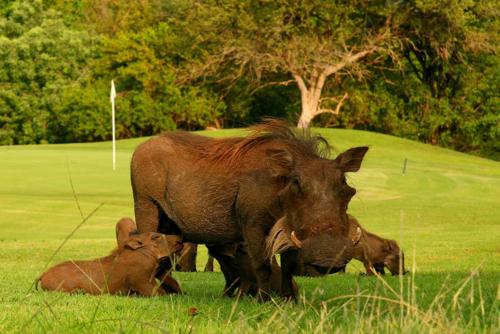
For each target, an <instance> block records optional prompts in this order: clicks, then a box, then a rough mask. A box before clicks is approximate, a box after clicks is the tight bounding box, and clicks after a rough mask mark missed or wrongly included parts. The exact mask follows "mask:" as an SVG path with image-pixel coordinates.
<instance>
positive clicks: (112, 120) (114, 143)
mask: <svg viewBox="0 0 500 334" xmlns="http://www.w3.org/2000/svg"><path fill="white" fill-rule="evenodd" d="M115 97H116V90H115V83H114V81H113V80H111V93H109V100H110V101H111V127H112V132H113V134H112V136H113V157H112V158H113V170H116V132H115Z"/></svg>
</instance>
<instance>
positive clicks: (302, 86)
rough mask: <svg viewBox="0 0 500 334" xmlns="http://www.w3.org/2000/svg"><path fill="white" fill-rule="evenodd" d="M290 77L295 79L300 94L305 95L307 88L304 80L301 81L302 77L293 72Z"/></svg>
mask: <svg viewBox="0 0 500 334" xmlns="http://www.w3.org/2000/svg"><path fill="white" fill-rule="evenodd" d="M292 76H293V78H294V79H295V81H296V82H297V86H299V89H300V93H301V94H305V93H306V92H307V86H306V84H305V83H304V79H302V77H301V76H300V75H299V74H297V73H295V72H292Z"/></svg>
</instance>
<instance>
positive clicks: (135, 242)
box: [125, 238, 144, 250]
mask: <svg viewBox="0 0 500 334" xmlns="http://www.w3.org/2000/svg"><path fill="white" fill-rule="evenodd" d="M125 247H127V248H130V249H132V250H136V249H139V248H141V247H144V243H143V242H142V241H141V240H140V239H138V238H132V239H130V240H129V241H127V243H126V244H125Z"/></svg>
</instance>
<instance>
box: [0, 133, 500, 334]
mask: <svg viewBox="0 0 500 334" xmlns="http://www.w3.org/2000/svg"><path fill="white" fill-rule="evenodd" d="M318 131H319V132H321V134H323V135H324V136H325V137H327V139H328V140H329V141H330V143H331V144H332V145H333V146H334V147H335V148H336V152H337V153H338V152H340V151H341V150H343V149H346V148H348V147H352V146H357V145H369V146H370V147H371V149H370V151H369V153H368V155H367V157H366V160H365V162H364V164H363V167H362V169H361V171H360V172H358V173H353V174H352V175H350V177H349V182H350V183H351V184H353V185H355V187H356V188H357V190H358V193H357V195H356V196H355V197H354V198H353V200H352V202H351V204H350V208H349V211H350V213H352V214H353V215H355V216H356V217H357V218H358V219H359V221H360V222H361V223H362V224H363V225H364V226H365V227H366V228H367V229H368V230H370V231H373V232H375V233H377V234H379V235H381V236H384V237H388V238H393V239H396V240H398V241H399V243H400V245H401V246H402V247H403V248H404V250H405V255H406V261H407V266H408V267H409V268H410V269H411V270H412V271H413V274H412V275H407V276H405V277H403V278H399V277H385V278H384V280H382V279H377V278H373V277H360V276H359V275H358V273H359V272H360V271H361V270H362V266H361V265H360V264H359V263H357V262H352V264H350V265H349V267H348V274H346V275H344V276H340V275H330V276H328V277H321V278H298V283H299V286H300V288H301V299H300V301H299V302H298V303H295V304H294V303H288V304H287V303H282V302H281V301H279V300H276V301H275V302H271V303H266V304H259V303H257V302H255V301H254V300H253V299H251V298H244V299H242V300H236V299H226V298H222V297H221V296H220V294H221V290H222V286H223V278H222V275H221V274H220V273H175V274H174V276H175V277H176V278H177V279H178V280H179V282H180V283H181V285H182V286H183V288H184V290H185V291H186V294H185V295H183V296H168V297H161V298H160V297H156V298H132V297H117V296H99V297H95V296H94V297H93V296H85V295H71V296H70V295H64V294H60V293H49V292H40V291H34V290H31V289H30V287H31V285H32V283H33V281H34V280H35V278H36V277H37V276H38V275H39V274H40V273H41V272H42V271H43V270H44V268H45V267H46V265H47V264H49V263H48V262H49V260H50V259H51V257H52V255H53V253H54V252H55V250H56V249H57V248H58V247H59V246H60V245H61V244H62V243H63V241H64V239H65V238H66V237H67V236H68V235H69V234H70V233H71V232H72V231H73V230H74V229H75V227H76V226H77V225H78V224H79V223H80V222H81V220H82V217H81V215H80V211H79V209H78V207H77V204H76V202H75V199H74V196H73V193H72V189H71V185H70V182H69V173H71V176H72V181H73V185H74V188H75V192H76V194H77V196H78V200H79V204H80V206H81V210H82V212H83V215H85V216H86V215H88V214H89V213H90V212H91V211H92V210H94V209H95V208H96V207H97V206H99V205H100V204H101V203H104V205H103V206H102V207H101V208H100V209H99V210H98V211H97V212H96V213H95V214H94V215H92V217H91V218H90V219H89V220H88V221H87V222H86V223H85V224H83V225H82V227H81V228H80V229H78V230H77V231H76V232H75V234H74V235H73V236H72V237H71V238H70V239H69V240H68V241H67V242H66V243H65V244H64V246H63V247H62V249H61V250H60V251H59V252H58V253H57V254H56V255H55V258H54V259H53V261H52V262H51V263H50V264H55V263H56V262H59V261H62V260H68V259H90V258H94V257H100V256H103V255H105V254H107V253H108V252H109V251H110V250H111V249H112V248H113V247H114V244H115V241H114V225H115V223H116V221H117V220H118V219H119V218H121V217H123V216H133V202H132V196H131V189H130V181H129V168H128V166H129V161H130V157H131V154H132V151H133V149H134V147H135V146H136V145H137V144H138V143H140V142H142V141H143V140H144V139H133V140H124V141H119V142H118V144H117V147H118V152H117V170H116V171H112V170H111V144H110V143H109V142H106V143H91V144H68V145H40V146H16V147H0V259H1V260H0V265H1V267H0V268H1V269H0V278H1V279H0V303H1V304H0V309H1V312H0V331H1V332H2V333H5V332H22V333H25V332H29V333H32V332H33V333H38V332H40V333H45V332H57V333H62V332H64V333H72V332H75V333H76V332H91V333H92V332H95V333H104V332H126V333H135V332H142V331H145V332H153V333H156V332H169V333H235V332H262V333H269V332H276V333H282V332H292V333H296V332H299V333H300V332H302V333H314V332H317V333H332V332H338V333H345V332H359V333H366V332H372V331H373V332H383V333H394V332H405V333H407V332H408V333H422V332H437V333H443V332H448V333H460V332H463V333H470V332H491V333H499V332H500V330H499V328H500V320H499V317H500V310H499V298H500V287H499V281H500V243H499V240H500V163H498V162H495V161H491V160H486V159H482V158H478V157H473V156H469V155H465V154H461V153H457V152H454V151H450V150H445V149H441V148H437V147H432V146H428V145H424V144H420V143H416V142H412V141H408V140H404V139H399V138H394V137H390V136H385V135H379V134H373V133H368V132H362V131H349V130H318ZM235 133H238V131H237V130H226V131H218V132H207V133H206V134H207V135H213V136H225V135H230V134H235ZM405 158H406V159H408V164H407V168H406V173H405V175H402V168H403V162H404V159H405ZM205 260H206V250H205V249H204V248H202V250H201V255H200V256H199V259H198V265H199V268H200V269H201V268H203V264H204V261H205ZM190 307H196V308H197V309H198V315H196V316H195V317H191V316H189V315H188V309H189V308H190Z"/></svg>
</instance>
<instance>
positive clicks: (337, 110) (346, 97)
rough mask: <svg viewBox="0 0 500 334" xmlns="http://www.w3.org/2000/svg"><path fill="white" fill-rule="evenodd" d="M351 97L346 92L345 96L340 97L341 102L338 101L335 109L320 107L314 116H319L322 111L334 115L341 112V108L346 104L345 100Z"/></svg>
mask: <svg viewBox="0 0 500 334" xmlns="http://www.w3.org/2000/svg"><path fill="white" fill-rule="evenodd" d="M348 98H349V94H348V93H347V92H346V93H345V94H344V96H342V98H341V99H340V101H339V103H337V107H336V108H335V110H333V109H328V108H318V110H317V111H316V112H315V113H314V116H317V115H319V114H322V113H330V114H334V115H338V114H339V113H340V108H342V106H343V105H344V103H345V101H346V100H347V99H348ZM322 100H335V98H324V99H322Z"/></svg>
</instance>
